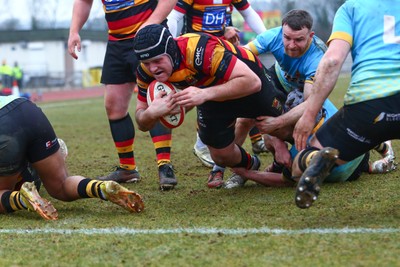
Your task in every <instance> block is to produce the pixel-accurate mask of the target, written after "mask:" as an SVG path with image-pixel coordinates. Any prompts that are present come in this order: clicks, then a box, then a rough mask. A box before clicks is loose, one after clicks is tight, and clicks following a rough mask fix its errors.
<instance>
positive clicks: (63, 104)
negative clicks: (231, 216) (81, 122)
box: [37, 100, 93, 109]
mask: <svg viewBox="0 0 400 267" xmlns="http://www.w3.org/2000/svg"><path fill="white" fill-rule="evenodd" d="M91 103H93V101H92V100H80V101H79V100H74V101H67V102H52V103H45V104H40V103H37V106H38V107H40V108H42V109H45V108H60V107H68V106H76V105H85V104H91Z"/></svg>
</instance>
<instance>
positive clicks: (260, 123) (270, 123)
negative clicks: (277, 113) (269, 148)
mask: <svg viewBox="0 0 400 267" xmlns="http://www.w3.org/2000/svg"><path fill="white" fill-rule="evenodd" d="M256 126H257V128H258V129H259V130H260V131H261V133H263V134H271V133H273V132H275V131H276V130H278V129H279V128H280V125H279V119H278V118H276V117H270V116H259V117H257V118H256Z"/></svg>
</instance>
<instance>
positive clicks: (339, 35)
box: [328, 0, 400, 105]
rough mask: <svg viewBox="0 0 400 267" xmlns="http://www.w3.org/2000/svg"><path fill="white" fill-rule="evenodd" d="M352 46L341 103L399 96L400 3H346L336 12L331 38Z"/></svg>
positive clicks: (389, 0) (353, 0) (371, 0)
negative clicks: (349, 73)
mask: <svg viewBox="0 0 400 267" xmlns="http://www.w3.org/2000/svg"><path fill="white" fill-rule="evenodd" d="M333 39H341V40H344V41H346V42H348V43H349V44H350V45H351V55H352V58H353V66H352V77H351V83H350V85H349V88H348V90H347V93H346V95H345V98H344V103H345V105H346V104H353V103H358V102H363V101H367V100H371V99H376V98H382V97H386V96H390V95H393V94H396V93H399V92H400V1H399V0H379V1H375V0H348V1H346V2H345V3H344V4H343V5H342V6H341V7H340V8H339V9H338V11H337V12H336V15H335V19H334V22H333V28H332V34H331V36H330V38H329V40H328V43H329V42H330V41H331V40H333Z"/></svg>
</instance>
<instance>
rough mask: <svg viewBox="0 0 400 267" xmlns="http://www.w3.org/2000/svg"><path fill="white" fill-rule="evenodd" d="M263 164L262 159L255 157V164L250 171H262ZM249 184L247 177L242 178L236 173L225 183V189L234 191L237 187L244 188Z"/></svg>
mask: <svg viewBox="0 0 400 267" xmlns="http://www.w3.org/2000/svg"><path fill="white" fill-rule="evenodd" d="M260 166H261V162H260V159H259V158H258V157H257V156H256V155H254V156H253V164H252V165H251V168H250V170H255V171H258V170H259V169H260ZM246 182H247V179H246V178H245V177H242V176H240V175H238V174H236V173H233V174H232V175H231V177H229V179H228V180H227V181H226V182H225V184H224V188H226V189H232V188H236V187H243V186H244V184H245V183H246Z"/></svg>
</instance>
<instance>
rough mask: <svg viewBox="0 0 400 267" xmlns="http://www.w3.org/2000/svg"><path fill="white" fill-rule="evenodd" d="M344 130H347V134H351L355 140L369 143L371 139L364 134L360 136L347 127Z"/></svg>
mask: <svg viewBox="0 0 400 267" xmlns="http://www.w3.org/2000/svg"><path fill="white" fill-rule="evenodd" d="M346 131H347V134H348V135H349V136H351V137H352V138H354V139H355V140H357V141H359V142H361V143H366V144H371V140H369V139H367V138H366V137H365V136H360V135H358V134H356V133H355V132H354V131H353V130H351V129H349V128H347V129H346Z"/></svg>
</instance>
